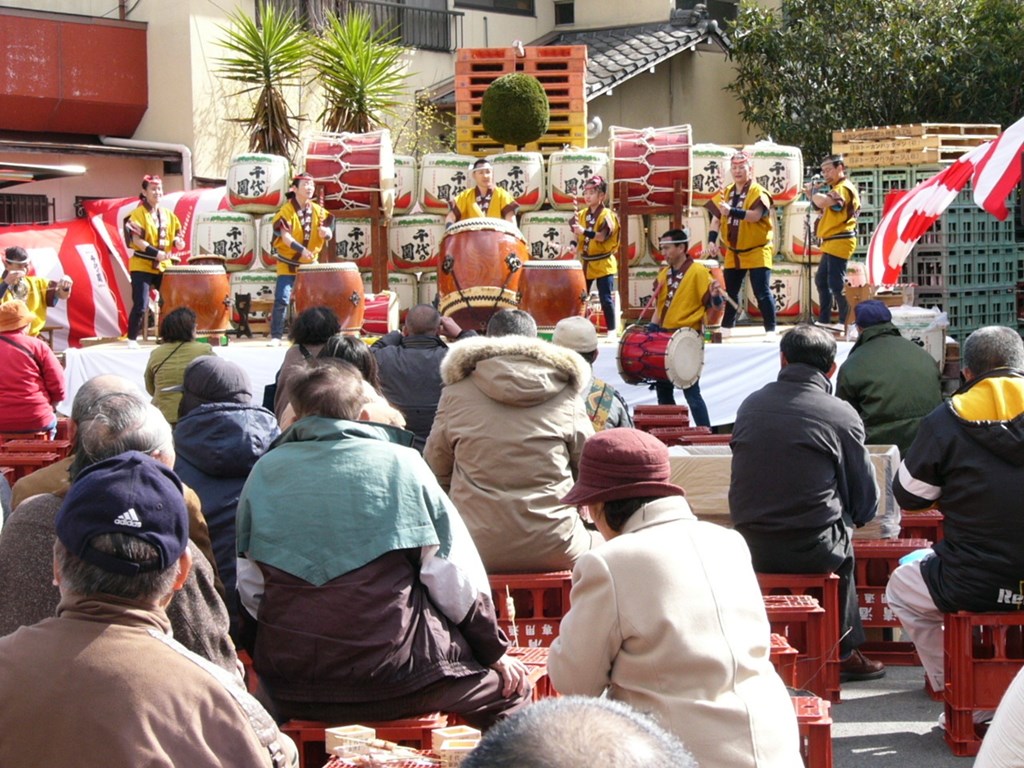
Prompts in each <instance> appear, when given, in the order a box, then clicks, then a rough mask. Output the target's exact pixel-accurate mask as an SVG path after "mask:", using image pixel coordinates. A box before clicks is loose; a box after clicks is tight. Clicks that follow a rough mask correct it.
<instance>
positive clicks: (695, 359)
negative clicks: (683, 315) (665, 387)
mask: <svg viewBox="0 0 1024 768" xmlns="http://www.w3.org/2000/svg"><path fill="white" fill-rule="evenodd" d="M665 361H666V365H665V368H666V369H667V373H668V378H669V381H671V382H672V383H673V384H675V385H676V386H677V387H679V388H680V389H686V388H687V387H692V386H693V385H694V384H696V383H697V380H698V379H699V378H700V374H701V371H702V370H703V369H704V337H703V336H701V335H700V334H699V333H697V331H695V330H693V328H680V329H679V330H678V331H676V332H675V333H674V334H672V339H671V340H670V341H669V343H668V351H667V353H666V355H665Z"/></svg>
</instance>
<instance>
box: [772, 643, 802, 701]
mask: <svg viewBox="0 0 1024 768" xmlns="http://www.w3.org/2000/svg"><path fill="white" fill-rule="evenodd" d="M771 643H772V644H771V650H770V652H769V653H770V658H771V662H772V666H773V667H775V671H776V672H778V673H779V677H780V678H782V682H783V683H785V684H786V685H788V686H789V687H790V688H795V687H796V662H797V657H798V656H799V655H800V652H799V651H798V650H797V649H796V648H794V647H793V646H791V645H790V644H789V641H788V640H787V639H786V638H785V637H784V636H782V635H780V634H778V633H776V632H772V635H771Z"/></svg>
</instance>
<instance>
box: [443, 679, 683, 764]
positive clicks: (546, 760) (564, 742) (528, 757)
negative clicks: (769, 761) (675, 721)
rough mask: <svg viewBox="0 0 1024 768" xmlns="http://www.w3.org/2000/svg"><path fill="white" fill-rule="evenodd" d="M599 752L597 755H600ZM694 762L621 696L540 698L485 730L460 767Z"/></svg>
mask: <svg viewBox="0 0 1024 768" xmlns="http://www.w3.org/2000/svg"><path fill="white" fill-rule="evenodd" d="M597 756H600V757H599V758H598V757H597ZM598 764H599V765H614V766H616V768H697V761H696V760H694V759H693V756H692V755H690V753H689V752H687V751H686V748H685V747H684V746H683V744H682V742H681V741H680V740H679V739H678V737H676V736H675V735H673V734H672V733H670V732H669V731H667V730H665V729H664V728H662V727H661V726H659V725H658V724H657V723H655V722H654V721H653V720H652V719H650V718H649V717H647V716H646V715H642V714H640V713H639V712H637V711H636V710H635V709H633V708H632V707H630V706H629V705H627V704H623V703H622V702H618V701H612V700H610V699H595V698H588V697H585V696H562V697H560V698H557V699H544V700H543V701H541V702H538V703H537V704H534V705H532V706H530V707H527V708H526V709H524V710H522V711H520V712H518V713H517V714H515V715H514V716H512V717H510V718H509V719H507V720H504V721H502V722H500V723H498V724H497V725H495V726H494V727H493V728H491V729H490V730H489V731H487V733H486V734H484V737H483V738H482V739H481V740H480V744H479V746H478V747H477V748H476V749H474V750H473V751H472V752H471V753H470V754H469V755H467V756H466V759H465V760H463V761H462V763H461V765H462V768H591V767H592V766H594V765H598Z"/></svg>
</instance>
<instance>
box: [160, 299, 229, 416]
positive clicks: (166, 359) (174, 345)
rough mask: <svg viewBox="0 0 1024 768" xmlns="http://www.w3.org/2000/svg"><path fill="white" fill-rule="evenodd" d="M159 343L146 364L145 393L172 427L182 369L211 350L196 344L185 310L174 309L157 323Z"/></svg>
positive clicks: (191, 315) (191, 321) (189, 315)
mask: <svg viewBox="0 0 1024 768" xmlns="http://www.w3.org/2000/svg"><path fill="white" fill-rule="evenodd" d="M160 340H161V342H162V343H161V344H160V346H158V347H157V348H156V349H154V350H153V351H152V352H151V353H150V354H149V361H148V362H147V363H146V374H145V375H146V391H147V392H149V394H151V395H152V396H153V405H155V406H156V407H157V408H159V409H160V413H162V414H163V415H164V418H165V419H167V423H168V424H170V425H171V426H172V427H173V426H174V425H175V424H177V423H178V403H180V402H181V382H182V379H183V378H184V376H185V368H186V367H187V366H188V364H189V363H191V362H192V361H193V360H195V359H196V358H197V357H199V356H201V355H212V354H213V347H211V346H210V345H209V344H207V343H206V342H205V341H196V313H195V312H193V311H192V310H191V309H189V308H188V307H178V308H177V309H175V310H174V311H172V312H170V313H169V314H167V315H165V316H164V317H163V319H162V320H160Z"/></svg>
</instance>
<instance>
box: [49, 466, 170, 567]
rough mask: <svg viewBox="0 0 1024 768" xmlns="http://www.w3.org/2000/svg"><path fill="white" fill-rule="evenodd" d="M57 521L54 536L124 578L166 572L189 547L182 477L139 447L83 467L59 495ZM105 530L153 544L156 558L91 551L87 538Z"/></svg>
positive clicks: (74, 552) (70, 549)
mask: <svg viewBox="0 0 1024 768" xmlns="http://www.w3.org/2000/svg"><path fill="white" fill-rule="evenodd" d="M56 523H57V538H58V539H60V542H61V543H62V544H63V545H64V546H65V547H67V549H68V551H69V552H70V553H71V554H73V555H75V556H76V557H79V558H81V559H82V560H84V561H85V562H87V563H91V564H92V565H95V566H97V567H99V568H102V569H103V570H105V571H109V572H110V573H119V574H122V575H124V576H134V575H136V574H138V573H140V572H143V571H163V570H166V569H167V568H169V567H171V565H173V564H174V562H175V561H176V560H177V559H178V558H179V557H181V554H182V553H183V552H184V551H185V549H186V548H187V547H188V511H187V510H186V508H185V498H184V496H183V495H182V485H181V480H179V479H178V477H177V475H175V474H174V472H172V471H171V470H170V469H168V468H167V467H166V466H164V465H163V464H161V463H160V462H159V461H157V460H156V459H154V458H151V457H150V456H147V455H146V454H144V453H140V452H138V451H128V452H127V453H122V454H119V455H118V456H114V457H113V458H110V459H105V460H103V461H100V462H97V463H96V464H93V465H92V466H89V467H87V468H86V469H84V470H83V471H82V472H81V473H80V474H79V475H78V477H77V478H75V481H74V482H73V483H72V484H71V488H70V489H69V490H68V493H67V496H65V497H64V503H63V504H62V505H61V508H60V511H59V512H57V521H56ZM105 533H124V534H127V535H128V536H133V537H135V538H137V539H142V540H143V541H145V542H148V543H149V544H152V545H153V546H154V547H155V548H156V550H157V552H158V557H157V558H156V559H154V560H151V561H148V562H145V563H136V562H133V561H130V560H125V559H122V558H120V557H117V556H115V555H111V554H108V553H106V552H100V551H99V550H97V549H93V547H92V545H91V543H92V540H93V539H94V538H95V537H97V536H100V535H102V534H105Z"/></svg>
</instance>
